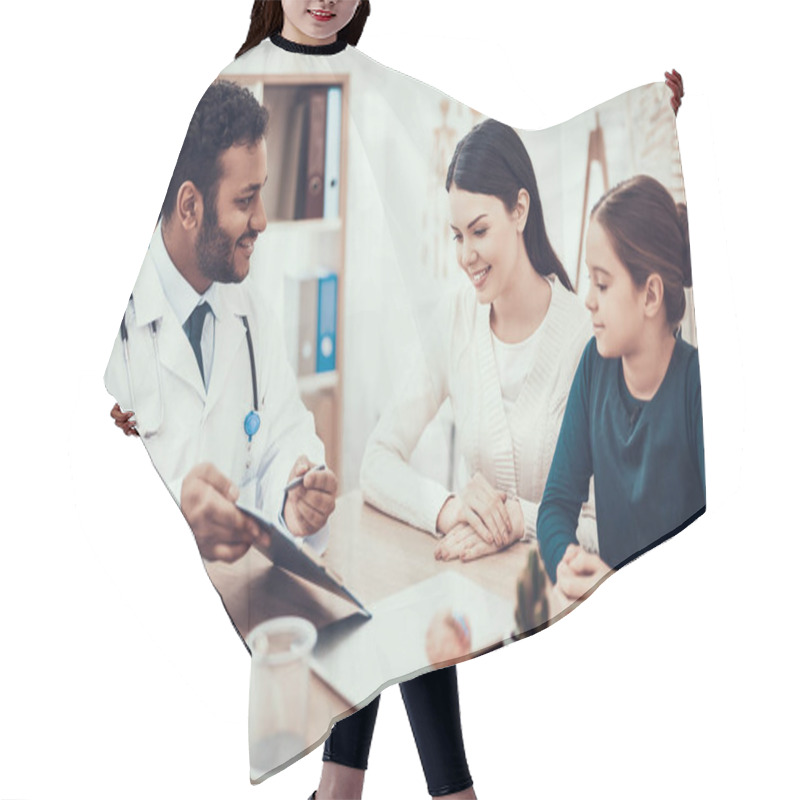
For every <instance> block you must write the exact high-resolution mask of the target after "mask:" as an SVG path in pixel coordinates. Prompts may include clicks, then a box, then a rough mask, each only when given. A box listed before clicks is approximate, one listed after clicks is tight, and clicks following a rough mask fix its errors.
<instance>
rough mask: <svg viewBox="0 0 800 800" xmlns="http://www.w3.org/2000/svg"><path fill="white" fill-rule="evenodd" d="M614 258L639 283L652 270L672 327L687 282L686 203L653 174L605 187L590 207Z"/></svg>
mask: <svg viewBox="0 0 800 800" xmlns="http://www.w3.org/2000/svg"><path fill="white" fill-rule="evenodd" d="M591 218H592V219H596V220H597V222H599V223H600V224H601V225H602V226H603V229H604V230H605V232H606V234H607V235H608V237H609V239H611V244H612V246H613V248H614V252H615V253H616V254H617V257H618V258H619V260H620V261H621V262H622V263H623V264H624V265H625V268H626V269H627V270H628V272H629V273H630V275H631V278H632V279H633V282H634V284H635V285H636V286H637V287H639V288H641V287H642V286H644V285H645V283H646V282H647V279H648V277H649V276H650V275H652V274H653V273H654V272H655V273H658V275H660V276H661V280H662V281H663V283H664V306H665V308H666V311H667V321H668V322H669V323H670V325H672V326H674V327H676V328H677V326H678V325H679V324H680V322H681V320H682V319H683V315H684V312H685V311H686V296H685V295H684V292H683V290H684V287H686V288H688V287H689V286H691V285H692V259H691V254H690V252H689V224H688V219H687V217H686V204H685V203H676V202H675V201H674V200H673V199H672V195H671V194H670V193H669V192H668V191H667V190H666V188H664V186H662V185H661V184H660V183H659V182H658V181H657V180H655V178H651V177H649V176H647V175H636V176H635V177H633V178H629V179H628V180H626V181H623V182H622V183H620V184H618V185H617V186H615V187H614V188H613V189H611V190H610V191H608V192H606V194H604V195H603V196H602V197H601V198H600V200H598V202H597V204H596V205H595V207H594V208H593V209H592V214H591Z"/></svg>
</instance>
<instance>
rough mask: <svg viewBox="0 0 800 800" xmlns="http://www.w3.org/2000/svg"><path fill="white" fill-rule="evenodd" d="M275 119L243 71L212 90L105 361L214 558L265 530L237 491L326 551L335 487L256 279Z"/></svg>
mask: <svg viewBox="0 0 800 800" xmlns="http://www.w3.org/2000/svg"><path fill="white" fill-rule="evenodd" d="M267 120H268V113H267V111H266V109H265V108H263V107H262V106H261V105H260V104H259V103H258V101H257V100H256V99H255V98H254V97H253V95H252V94H251V93H250V92H249V91H247V90H246V89H244V88H241V87H239V86H237V85H236V84H233V83H230V82H227V81H217V82H215V83H214V84H212V85H211V86H210V87H209V88H208V90H207V91H206V93H205V94H204V96H203V98H202V99H201V101H200V103H199V104H198V106H197V109H196V110H195V113H194V116H193V117H192V120H191V122H190V124H189V130H188V132H187V134H186V139H185V141H184V144H183V147H182V149H181V152H180V155H179V157H178V161H177V164H176V166H175V171H174V173H173V176H172V180H171V181H170V184H169V188H168V190H167V194H166V197H165V199H164V204H163V206H162V209H161V217H160V219H159V222H158V224H157V225H156V229H155V231H154V232H153V236H152V239H151V242H150V246H149V248H148V251H147V255H146V256H145V259H144V263H143V264H142V268H141V271H140V273H139V277H138V279H137V281H136V285H135V286H134V290H133V294H132V296H131V301H130V302H129V304H128V308H127V309H126V312H125V316H124V319H123V322H122V324H121V326H120V333H119V335H118V336H117V338H116V340H115V342H114V348H113V351H112V354H111V359H110V360H109V363H108V367H107V369H106V374H105V384H106V388H107V389H108V391H109V392H110V393H111V394H112V395H113V396H114V398H115V399H116V400H117V405H116V406H115V407H114V410H113V411H112V416H114V418H115V420H117V422H118V423H119V422H120V420H124V425H125V426H126V427H125V428H124V429H126V432H133V431H134V428H135V431H136V433H137V434H138V435H140V436H141V438H142V441H143V442H144V444H145V447H146V448H147V451H148V454H149V455H150V457H151V459H152V461H153V464H154V466H155V467H156V469H157V470H158V472H159V474H160V475H161V477H162V478H163V480H164V482H165V483H166V484H167V487H168V488H169V490H170V492H171V493H172V495H173V497H174V498H175V500H176V501H177V502H178V503H179V505H180V508H181V511H182V512H183V514H184V516H185V517H186V520H187V521H188V523H189V525H190V527H191V528H192V531H193V533H194V535H195V538H196V540H197V544H198V547H199V549H200V553H201V555H202V556H203V558H206V559H209V560H223V561H235V560H237V559H238V558H240V557H241V556H242V555H244V553H245V552H247V550H248V549H249V547H250V546H251V544H252V543H253V542H254V541H255V539H256V537H257V536H258V535H259V533H258V528H257V526H256V524H255V523H254V522H253V521H252V520H251V519H249V518H248V517H246V516H245V515H244V514H243V513H242V512H241V511H240V510H239V509H238V508H237V507H236V505H235V501H236V500H237V499H238V498H239V497H240V496H243V499H246V500H247V501H248V502H249V503H251V504H254V505H255V506H256V507H258V508H259V509H260V510H262V512H263V513H264V514H265V515H266V516H268V517H271V518H273V519H276V520H280V521H281V522H282V523H283V524H284V526H285V527H286V528H287V529H288V530H289V531H290V532H291V533H292V534H294V535H295V536H299V537H308V542H309V544H311V545H312V546H313V547H314V549H315V550H317V551H321V550H322V549H323V548H324V545H325V543H326V541H327V536H328V528H327V519H328V517H329V516H330V514H331V512H332V511H333V509H334V505H335V497H336V491H337V480H336V476H335V475H334V474H333V473H332V472H331V471H330V470H328V469H327V468H325V467H324V466H323V464H324V459H325V453H324V448H323V445H322V442H321V441H320V440H319V439H318V437H317V436H316V433H315V430H314V419H313V417H312V415H311V414H310V413H309V412H308V411H307V410H306V408H305V406H304V405H303V403H302V401H301V399H300V396H299V394H298V391H297V386H296V382H295V377H294V374H293V373H292V371H291V368H290V366H289V364H288V361H287V359H286V355H285V351H284V347H283V341H282V338H281V335H280V330H279V329H278V326H277V325H276V324H275V318H274V315H272V314H271V313H270V309H269V307H268V306H267V304H266V303H265V301H264V300H263V299H261V298H260V297H259V296H258V295H257V293H256V291H255V287H254V286H253V285H252V282H251V281H245V278H246V277H247V275H248V273H249V270H250V257H251V255H252V253H253V248H254V246H255V242H256V239H257V238H258V236H259V234H261V233H262V232H263V231H264V229H265V228H266V225H267V219H266V215H265V213H264V206H263V203H262V199H261V190H262V188H263V187H264V184H265V183H266V181H267V146H266V139H265V133H266V127H267ZM120 407H121V408H120ZM134 414H135V418H134ZM315 465H318V468H317V469H312V468H313V467H314V466H315ZM294 479H300V480H299V481H296V483H297V484H298V485H296V486H295V487H294V488H292V489H290V490H289V491H286V487H287V485H288V484H289V483H290V482H292V481H293V480H294Z"/></svg>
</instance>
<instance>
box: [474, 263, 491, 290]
mask: <svg viewBox="0 0 800 800" xmlns="http://www.w3.org/2000/svg"><path fill="white" fill-rule="evenodd" d="M491 269H492V265H491V264H490V265H489V266H488V267H484V268H483V269H481V270H478V271H477V272H470V274H469V277H470V280H471V281H472V285H473V286H474V287H475V288H476V289H482V288H483V286H484V284H485V283H486V279H487V277H488V275H489V271H490V270H491Z"/></svg>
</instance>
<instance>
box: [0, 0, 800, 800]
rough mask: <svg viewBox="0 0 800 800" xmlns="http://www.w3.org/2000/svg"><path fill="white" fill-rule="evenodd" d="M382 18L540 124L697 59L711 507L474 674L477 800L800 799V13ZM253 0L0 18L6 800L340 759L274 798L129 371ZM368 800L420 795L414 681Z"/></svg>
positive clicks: (666, 11)
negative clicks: (161, 232) (250, 744)
mask: <svg viewBox="0 0 800 800" xmlns="http://www.w3.org/2000/svg"><path fill="white" fill-rule="evenodd" d="M374 6H375V9H374V12H373V16H372V19H371V20H370V22H369V24H368V27H367V32H366V34H365V36H364V38H363V39H362V45H363V50H364V51H365V52H367V53H368V54H369V55H371V56H373V57H375V58H376V59H378V60H380V61H382V62H383V63H385V64H388V65H391V66H393V67H396V68H398V69H400V70H402V71H404V72H407V73H410V74H412V75H414V76H415V77H418V78H421V79H423V80H425V81H426V82H428V83H430V84H433V85H434V86H437V87H439V88H441V89H443V90H445V91H447V92H448V93H450V94H452V95H453V96H455V97H456V98H458V99H459V100H462V101H464V102H467V103H469V104H470V105H472V106H473V107H475V108H477V109H479V110H481V111H482V112H484V113H486V114H489V115H491V116H494V117H498V118H500V119H502V120H504V121H506V122H508V123H510V124H513V125H516V126H519V127H527V128H541V127H546V126H549V125H553V124H557V123H559V122H562V121H563V120H565V119H567V118H570V117H572V116H573V115H575V114H577V113H579V112H581V111H584V110H586V109H587V108H590V107H592V106H594V105H596V104H597V103H599V102H602V101H604V100H606V99H608V98H610V97H613V96H616V95H617V94H619V93H621V92H624V91H627V90H628V89H630V88H633V87H635V86H639V85H641V84H643V83H648V82H650V81H653V80H658V79H659V78H660V76H661V75H662V73H663V72H664V70H665V69H666V68H669V67H673V66H675V67H677V68H678V69H679V70H680V71H681V72H682V73H683V75H684V78H685V81H686V89H687V96H686V99H685V101H684V106H683V108H682V109H681V112H680V115H679V118H678V129H679V136H680V144H681V153H682V157H683V168H684V178H685V182H686V194H687V200H688V205H689V215H690V225H691V235H692V254H693V266H694V276H695V303H696V308H697V322H698V336H699V344H700V353H701V372H702V380H703V392H704V397H703V399H704V417H705V430H706V458H707V475H708V512H707V514H706V516H705V517H703V518H701V519H700V520H699V521H698V522H696V523H695V524H694V525H692V526H691V527H690V528H689V529H688V530H687V531H685V532H684V533H683V534H681V535H680V536H678V537H677V538H676V539H674V540H672V541H671V542H669V543H668V544H665V545H664V546H662V547H660V548H658V549H657V550H656V551H654V552H653V553H651V554H649V555H648V556H646V557H644V558H642V559H640V560H639V561H638V562H636V563H635V564H634V565H632V566H630V567H628V568H626V569H625V570H623V571H622V572H621V573H620V574H619V575H617V576H615V577H614V578H613V579H612V580H610V581H608V582H607V583H605V584H604V585H603V586H602V587H601V588H600V590H599V591H598V592H597V593H596V594H595V596H594V597H593V598H592V600H591V601H590V602H588V603H587V604H585V605H584V606H583V607H582V608H581V609H579V610H578V611H577V612H576V613H574V614H572V615H571V616H570V617H569V618H568V619H566V620H565V621H563V622H561V623H559V624H558V625H557V626H555V627H554V628H552V629H550V630H548V631H546V632H544V633H543V634H541V635H539V636H535V637H533V638H531V639H528V640H526V641H525V642H522V643H519V644H516V645H514V646H513V647H512V648H510V649H506V650H504V651H501V652H497V653H495V654H492V655H489V656H485V657H483V658H480V659H478V660H476V661H473V662H470V663H468V664H466V665H463V666H461V667H459V680H460V684H461V698H462V711H463V724H464V733H465V738H466V743H467V748H468V756H469V761H470V765H471V768H472V772H473V776H474V778H475V782H476V789H477V791H478V794H479V796H480V797H481V798H483V799H484V800H485V799H486V798H489V799H493V798H510V797H512V796H517V797H534V796H536V797H558V798H567V799H569V798H581V797H585V796H587V795H588V794H589V793H594V794H593V796H601V797H604V796H606V795H608V796H611V795H612V792H613V796H614V797H616V798H637V800H640V798H643V797H646V798H662V797H663V798H674V797H676V796H680V797H683V798H695V797H709V796H715V797H734V798H738V797H748V798H749V797H754V796H774V797H782V796H788V795H789V794H791V792H792V790H791V786H795V790H796V770H795V769H794V767H793V762H794V760H795V758H794V757H795V756H796V752H795V750H796V743H797V739H796V735H797V734H796V730H797V728H796V724H797V719H798V712H799V711H800V708H798V696H797V688H796V683H797V677H796V676H797V674H798V667H800V664H798V658H797V654H796V653H797V648H796V647H794V646H793V645H794V644H795V642H796V638H797V623H796V614H795V611H796V609H797V602H796V600H795V592H794V589H795V582H796V579H797V578H796V576H797V563H798V545H797V540H798V534H800V531H799V530H798V517H797V491H798V486H797V483H798V482H797V478H798V468H797V448H798V437H797V430H796V418H797V411H796V408H797V396H796V381H795V380H794V378H795V371H796V365H797V363H798V358H797V355H796V352H797V350H796V346H795V342H794V337H792V336H791V335H790V334H791V333H792V332H793V330H794V326H792V327H790V322H791V321H792V317H793V316H794V314H793V312H794V310H795V306H796V298H797V267H798V259H797V246H796V242H795V240H794V236H793V235H792V234H794V231H795V230H796V224H797V211H798V203H797V199H796V192H797V187H798V177H800V176H798V158H797V151H796V146H797V145H796V142H797V130H798V128H797V119H796V117H797V113H796V107H797V103H796V91H794V86H793V84H791V83H790V62H789V53H790V52H791V51H792V50H793V49H794V45H795V42H794V36H793V31H794V30H795V23H794V22H792V21H791V20H790V18H789V17H788V16H786V14H785V12H784V10H783V9H785V8H786V7H787V5H786V4H784V3H778V2H774V1H771V2H761V3H758V4H757V5H756V6H754V5H753V4H745V3H735V2H727V3H716V2H703V3H698V2H696V1H695V2H684V0H673V2H670V3H669V4H661V5H658V4H656V3H648V4H642V3H640V2H622V1H621V0H609V2H605V3H584V2H577V0H576V1H574V2H569V3H552V2H551V3H529V2H522V0H503V2H493V3H487V2H479V1H478V0H459V2H457V3H449V2H448V3H441V2H437V3H430V2H428V3H423V2H421V1H420V0H414V2H411V1H410V0H404V1H403V2H394V3H392V2H388V0H375V2H374ZM423 9H424V13H423ZM249 10H250V2H249V0H235V2H234V1H233V0H228V1H227V2H224V3H223V2H215V3H212V2H208V0H171V2H169V3H163V2H156V0H139V2H136V3H108V2H105V3H101V2H96V1H95V0H83V1H82V2H75V3H64V2H55V0H51V1H50V2H44V3H29V4H23V3H13V4H6V5H4V6H3V10H2V12H0V13H2V26H1V27H2V31H3V33H2V48H1V49H0V54H2V55H1V57H2V68H3V87H4V92H3V106H4V108H3V120H4V122H3V126H2V133H0V135H2V138H3V170H2V177H3V180H2V190H3V192H2V198H3V200H2V202H3V213H2V220H3V232H4V236H3V239H4V241H5V245H4V247H5V250H4V255H3V257H2V259H1V262H2V278H3V282H2V288H3V292H2V295H0V297H1V298H2V300H1V301H0V326H2V327H1V329H0V342H2V345H0V347H2V351H1V353H2V363H3V368H4V377H3V390H2V399H0V404H2V409H1V411H2V414H1V415H0V424H1V425H2V430H3V438H2V453H3V464H4V469H3V475H2V485H3V494H2V497H3V505H4V509H5V519H4V520H3V523H2V527H1V529H0V531H1V532H0V536H1V537H2V550H0V798H2V799H3V800H19V799H21V798H59V799H60V800H72V798H80V799H81V800H95V799H96V798H103V799H104V800H105V798H109V797H113V798H120V799H123V798H125V799H127V798H137V800H138V799H139V798H182V797H192V798H197V800H206V798H223V797H224V798H226V800H237V798H254V797H264V798H277V799H278V800H283V799H284V798H287V799H289V798H296V799H299V800H304V798H306V797H307V796H308V795H309V794H310V793H311V790H312V789H313V788H315V786H316V782H317V779H318V774H319V753H314V754H311V755H310V756H308V757H307V758H305V759H303V760H302V761H301V762H299V763H297V764H295V765H294V766H292V767H290V768H289V769H288V770H286V771H284V772H283V773H281V774H280V775H278V776H276V777H274V778H272V779H270V780H269V781H267V782H266V783H265V784H263V785H261V786H258V787H255V788H254V787H251V786H250V784H249V780H248V763H247V739H246V734H247V725H246V718H247V691H248V675H249V659H248V657H247V653H246V651H245V650H244V648H243V647H242V646H241V644H240V643H239V641H238V638H237V637H236V635H235V634H234V632H233V630H232V629H231V627H230V623H229V622H228V620H227V617H226V616H225V614H224V612H223V610H222V607H221V605H220V602H219V600H218V598H217V596H216V594H215V592H214V591H213V590H212V588H211V586H210V584H209V582H208V579H207V578H206V576H205V574H204V573H203V570H202V567H201V562H200V559H199V556H198V555H197V551H196V546H195V544H194V541H193V538H192V536H191V534H190V532H189V530H188V529H187V528H186V527H185V524H184V523H183V519H182V517H181V516H180V514H179V512H178V510H177V508H176V507H175V506H174V505H173V503H172V500H171V499H170V497H169V495H168V492H167V491H166V489H165V488H164V487H163V486H162V485H161V484H160V481H159V480H158V478H157V475H156V473H155V471H154V469H153V467H152V466H151V464H150V463H149V461H148V459H147V456H146V453H145V451H144V449H143V448H142V447H141V445H140V444H139V443H137V442H135V441H134V440H132V439H126V438H125V437H123V436H121V435H120V434H119V433H118V432H117V431H116V429H115V428H114V427H113V425H112V424H111V421H110V419H109V417H108V410H109V408H110V406H111V405H112V400H111V398H110V397H109V396H108V395H106V393H105V390H104V387H103V383H102V375H103V371H104V368H105V364H106V361H107V358H108V355H109V352H110V349H111V344H112V340H113V338H114V335H115V332H116V330H117V325H118V322H119V319H120V316H121V314H122V311H123V309H124V306H125V302H126V299H127V297H128V293H129V292H130V289H131V287H132V286H133V283H134V280H135V277H136V275H137V273H138V270H139V266H140V264H141V259H142V256H143V255H144V252H145V250H146V247H147V243H148V241H149V236H150V231H151V230H152V226H153V224H154V223H155V220H156V216H157V213H158V210H159V208H160V204H161V201H162V198H163V194H164V191H165V189H166V184H167V182H168V178H169V175H170V174H171V171H172V168H173V166H174V163H175V159H176V157H177V154H178V150H179V148H180V144H181V142H182V140H183V136H184V134H185V131H186V126H187V124H188V121H189V119H190V117H191V114H192V112H193V110H194V107H195V105H196V103H197V101H198V99H199V98H200V96H201V95H202V93H203V91H204V89H205V88H206V86H207V85H208V84H209V83H210V82H211V80H213V78H214V77H215V76H216V75H217V74H218V73H219V71H220V70H221V69H222V68H223V67H224V66H225V65H227V64H228V63H229V62H230V61H231V60H232V59H233V55H234V53H235V51H236V50H237V49H238V47H239V45H240V44H241V42H242V40H243V38H244V35H245V33H246V30H247V26H248V20H249ZM787 13H788V12H787ZM364 796H365V798H367V800H368V798H370V797H373V798H378V797H382V798H388V800H394V798H413V797H425V796H426V792H425V785H424V782H423V779H422V773H421V770H420V768H419V762H418V759H417V755H416V752H415V750H414V745H413V742H412V738H411V733H410V730H409V728H408V724H407V722H406V720H405V714H404V712H403V709H402V705H401V702H400V699H399V692H398V691H397V689H396V688H393V689H390V690H387V691H386V692H385V693H384V698H383V704H382V708H381V713H380V716H379V719H378V726H377V730H376V734H375V742H374V747H373V754H372V759H371V762H370V769H369V772H368V775H367V784H366V790H365V795H364Z"/></svg>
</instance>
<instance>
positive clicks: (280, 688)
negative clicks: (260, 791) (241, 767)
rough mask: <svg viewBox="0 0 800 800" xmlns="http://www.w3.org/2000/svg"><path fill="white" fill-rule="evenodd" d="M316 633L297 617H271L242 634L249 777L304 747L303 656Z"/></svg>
mask: <svg viewBox="0 0 800 800" xmlns="http://www.w3.org/2000/svg"><path fill="white" fill-rule="evenodd" d="M316 642H317V631H316V629H315V628H314V626H313V625H312V624H311V623H310V622H309V621H308V620H306V619H303V618H301V617H276V618H275V619H271V620H268V621H267V622H262V623H261V624H260V625H257V626H256V627H255V628H253V630H252V631H251V632H250V634H249V635H248V637H247V646H248V647H249V648H250V652H251V654H252V660H251V664H250V711H249V717H248V735H249V741H250V773H251V776H252V778H253V780H257V779H259V778H261V777H263V776H264V775H265V774H266V773H268V772H270V771H271V770H273V769H275V768H276V767H278V766H280V765H281V764H283V763H284V762H285V761H287V760H289V759H290V758H293V757H294V756H296V755H298V754H299V753H301V752H302V751H303V750H304V749H305V748H306V726H307V720H308V686H309V659H310V656H311V651H312V650H313V649H314V645H315V644H316Z"/></svg>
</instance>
